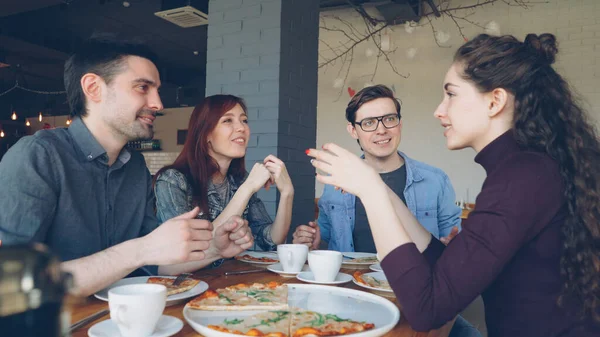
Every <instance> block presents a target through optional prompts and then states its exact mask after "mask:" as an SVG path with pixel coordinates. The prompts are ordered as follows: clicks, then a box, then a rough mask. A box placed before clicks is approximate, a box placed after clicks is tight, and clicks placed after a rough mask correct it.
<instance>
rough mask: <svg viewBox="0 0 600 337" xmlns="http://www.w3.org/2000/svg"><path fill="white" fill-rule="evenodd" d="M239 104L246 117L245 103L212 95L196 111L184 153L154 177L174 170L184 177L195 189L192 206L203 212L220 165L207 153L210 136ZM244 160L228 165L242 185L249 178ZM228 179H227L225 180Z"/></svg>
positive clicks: (241, 100) (189, 128) (191, 119)
mask: <svg viewBox="0 0 600 337" xmlns="http://www.w3.org/2000/svg"><path fill="white" fill-rule="evenodd" d="M237 104H239V105H240V106H241V107H242V109H243V110H244V112H246V113H247V108H246V103H245V102H244V100H243V99H242V98H240V97H237V96H233V95H213V96H208V97H206V98H204V100H203V101H202V102H201V103H200V104H198V105H196V107H194V111H193V112H192V116H191V117H190V123H189V125H188V133H187V137H186V139H185V143H184V144H183V150H181V153H180V154H179V156H178V157H177V159H175V162H174V163H173V164H172V165H168V166H165V167H163V168H162V169H160V170H159V171H158V172H157V173H156V175H155V176H154V181H155V182H156V178H157V177H158V175H159V174H161V173H162V172H164V171H165V170H168V169H175V170H177V171H179V172H181V173H183V174H184V175H185V177H186V178H187V181H188V183H189V184H190V185H191V187H192V195H193V199H192V200H193V204H194V206H200V210H202V211H203V212H208V199H207V196H208V182H209V181H210V179H211V178H212V176H213V175H214V174H215V173H217V172H219V164H218V163H217V161H216V160H214V159H213V158H212V157H211V156H210V155H209V153H208V149H209V146H208V135H210V133H211V132H212V131H213V130H214V129H215V127H216V126H217V124H218V123H219V119H221V117H222V116H223V115H224V114H225V113H226V112H227V111H229V110H231V109H233V108H234V107H235V106H236V105H237ZM244 162H245V157H242V158H235V159H233V160H232V161H231V164H230V165H229V170H228V171H227V175H232V176H233V178H234V179H235V181H236V182H237V183H241V182H242V179H244V177H245V175H246V167H245V165H244ZM226 179H227V178H226Z"/></svg>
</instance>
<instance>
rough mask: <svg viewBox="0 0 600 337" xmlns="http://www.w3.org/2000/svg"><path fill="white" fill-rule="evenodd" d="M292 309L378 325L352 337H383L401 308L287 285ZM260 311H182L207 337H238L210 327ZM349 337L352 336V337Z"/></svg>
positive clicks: (355, 293) (349, 292)
mask: <svg viewBox="0 0 600 337" xmlns="http://www.w3.org/2000/svg"><path fill="white" fill-rule="evenodd" d="M288 291H289V295H288V303H289V305H290V307H297V308H301V309H307V310H314V311H317V312H322V313H327V314H334V315H338V316H339V317H341V318H346V319H352V320H355V321H359V322H369V323H374V324H375V329H373V330H369V331H364V332H360V333H356V334H352V335H351V336H353V337H375V336H382V335H384V334H386V333H387V332H389V331H390V330H391V329H393V328H394V327H395V326H396V324H398V320H400V311H399V310H398V307H396V305H394V304H393V303H392V302H390V301H389V300H387V299H385V298H382V297H380V296H377V295H373V294H370V293H367V292H364V291H360V290H354V289H348V288H338V287H329V286H322V285H313V284H288ZM258 312H259V311H203V310H195V309H190V308H189V307H187V306H186V307H185V308H184V309H183V317H184V318H185V320H186V321H187V322H188V323H189V324H190V326H191V327H192V328H193V329H194V330H196V331H197V332H199V333H200V334H202V335H204V336H206V337H236V336H239V335H234V334H229V333H225V332H220V331H216V330H213V329H210V328H208V327H207V325H209V324H221V323H223V320H224V319H226V318H228V319H233V318H236V317H238V318H239V317H244V316H251V315H254V314H256V313H258ZM349 336H350V335H349Z"/></svg>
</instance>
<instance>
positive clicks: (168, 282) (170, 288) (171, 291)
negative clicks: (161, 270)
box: [147, 277, 200, 296]
mask: <svg viewBox="0 0 600 337" xmlns="http://www.w3.org/2000/svg"><path fill="white" fill-rule="evenodd" d="M173 281H175V279H174V278H168V277H150V278H148V281H147V283H152V284H162V285H164V286H165V287H167V296H171V295H175V294H179V293H182V292H184V291H188V290H190V289H192V288H194V287H195V286H196V285H197V284H198V283H199V282H200V281H199V280H194V279H191V278H187V279H185V280H183V282H181V283H180V284H179V285H176V286H174V285H173Z"/></svg>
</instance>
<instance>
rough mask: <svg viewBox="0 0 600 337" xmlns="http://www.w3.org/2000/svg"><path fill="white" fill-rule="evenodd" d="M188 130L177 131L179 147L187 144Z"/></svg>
mask: <svg viewBox="0 0 600 337" xmlns="http://www.w3.org/2000/svg"><path fill="white" fill-rule="evenodd" d="M187 132H188V130H187V129H186V130H177V145H183V144H185V138H186V137H187Z"/></svg>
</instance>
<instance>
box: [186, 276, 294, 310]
mask: <svg viewBox="0 0 600 337" xmlns="http://www.w3.org/2000/svg"><path fill="white" fill-rule="evenodd" d="M287 300H288V288H287V285H285V284H281V283H278V282H269V283H266V284H265V283H254V284H244V283H240V284H237V285H234V286H230V287H227V288H222V289H217V290H207V291H205V292H204V293H203V294H202V295H200V296H199V297H197V298H195V299H193V300H191V301H190V302H189V303H188V304H187V305H188V306H189V307H190V308H192V309H198V310H229V311H235V310H263V309H264V310H286V309H287V308H288V304H287Z"/></svg>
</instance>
